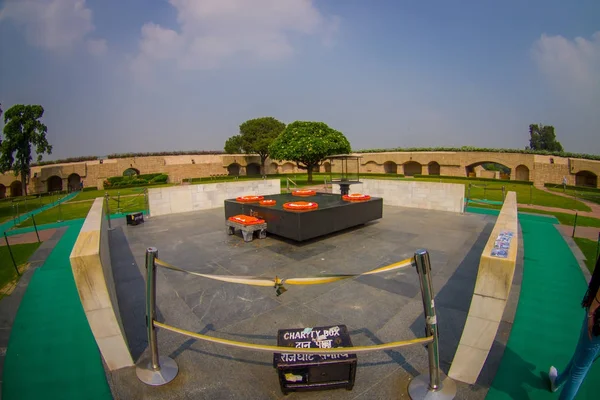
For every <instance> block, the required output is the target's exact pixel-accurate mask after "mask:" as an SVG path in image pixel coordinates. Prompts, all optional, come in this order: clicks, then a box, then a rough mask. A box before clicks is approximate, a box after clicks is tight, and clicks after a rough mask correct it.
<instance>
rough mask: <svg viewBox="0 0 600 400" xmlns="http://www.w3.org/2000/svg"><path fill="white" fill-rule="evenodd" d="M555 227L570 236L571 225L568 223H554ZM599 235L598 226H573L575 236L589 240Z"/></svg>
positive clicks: (595, 238) (596, 238)
mask: <svg viewBox="0 0 600 400" xmlns="http://www.w3.org/2000/svg"><path fill="white" fill-rule="evenodd" d="M556 229H558V230H559V231H560V233H562V234H563V235H566V236H569V237H570V236H571V235H572V234H573V227H572V226H568V225H556ZM599 235H600V228H594V227H591V226H578V227H576V228H575V237H578V238H584V239H589V240H594V241H596V240H598V237H600V236H599Z"/></svg>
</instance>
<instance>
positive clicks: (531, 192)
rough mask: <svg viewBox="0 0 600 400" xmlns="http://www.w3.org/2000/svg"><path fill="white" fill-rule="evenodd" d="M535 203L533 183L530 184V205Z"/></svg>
mask: <svg viewBox="0 0 600 400" xmlns="http://www.w3.org/2000/svg"><path fill="white" fill-rule="evenodd" d="M532 204H533V185H530V186H529V205H532Z"/></svg>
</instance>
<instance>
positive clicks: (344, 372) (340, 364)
mask: <svg viewBox="0 0 600 400" xmlns="http://www.w3.org/2000/svg"><path fill="white" fill-rule="evenodd" d="M277 345H278V346H283V347H293V348H322V349H328V348H336V347H352V342H351V340H350V335H349V334H348V329H347V328H346V325H336V326H325V327H316V328H301V329H280V330H279V331H278V333H277ZM273 366H274V367H275V368H276V369H277V373H278V375H279V383H280V385H281V391H282V392H283V393H284V394H288V392H292V391H304V390H322V389H336V388H346V389H347V390H352V387H353V386H354V378H355V376H356V354H347V353H344V354H287V353H275V354H274V356H273Z"/></svg>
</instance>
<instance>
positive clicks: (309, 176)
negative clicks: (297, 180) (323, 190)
mask: <svg viewBox="0 0 600 400" xmlns="http://www.w3.org/2000/svg"><path fill="white" fill-rule="evenodd" d="M313 168H314V164H307V165H306V172H308V183H312V174H313Z"/></svg>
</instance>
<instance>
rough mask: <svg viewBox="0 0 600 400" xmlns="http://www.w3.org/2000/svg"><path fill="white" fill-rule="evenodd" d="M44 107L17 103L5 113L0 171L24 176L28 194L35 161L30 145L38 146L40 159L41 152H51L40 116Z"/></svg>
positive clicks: (46, 130)
mask: <svg viewBox="0 0 600 400" xmlns="http://www.w3.org/2000/svg"><path fill="white" fill-rule="evenodd" d="M43 115H44V108H43V107H42V106H40V105H22V104H17V105H14V106H12V107H11V108H9V109H8V110H7V111H6V112H5V113H4V123H5V125H4V131H3V132H4V139H3V140H0V172H3V173H4V172H7V171H10V170H13V171H14V173H15V176H17V175H21V183H22V184H23V189H24V192H25V195H27V178H28V177H29V173H30V165H31V160H32V155H31V147H32V146H35V153H36V154H37V161H38V162H39V161H41V160H42V154H44V153H47V154H52V146H51V145H50V144H48V140H47V139H46V133H47V132H48V128H47V127H46V125H44V124H43V123H42V122H40V118H42V116H43Z"/></svg>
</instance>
